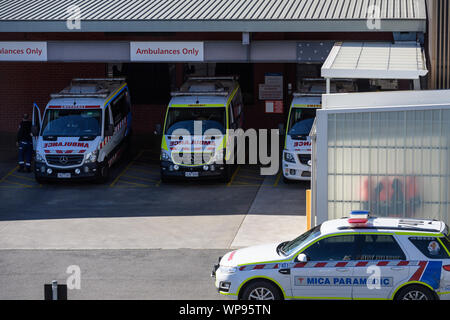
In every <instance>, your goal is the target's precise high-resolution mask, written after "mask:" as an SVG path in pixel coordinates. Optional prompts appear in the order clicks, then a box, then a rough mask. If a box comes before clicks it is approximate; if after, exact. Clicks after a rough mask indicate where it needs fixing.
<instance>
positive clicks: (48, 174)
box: [32, 78, 131, 183]
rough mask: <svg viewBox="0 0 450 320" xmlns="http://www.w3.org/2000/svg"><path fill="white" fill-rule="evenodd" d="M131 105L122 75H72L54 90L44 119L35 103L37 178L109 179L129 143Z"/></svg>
mask: <svg viewBox="0 0 450 320" xmlns="http://www.w3.org/2000/svg"><path fill="white" fill-rule="evenodd" d="M130 107H131V102H130V94H129V91H128V86H127V84H126V82H125V79H123V78H106V79H73V80H72V82H71V84H70V85H69V86H68V87H67V88H65V89H63V90H62V91H61V92H59V93H56V94H52V95H51V100H50V101H49V102H48V104H47V106H46V108H45V112H44V115H43V118H42V119H41V113H40V110H39V107H38V106H37V105H36V104H34V108H33V119H32V121H33V127H32V131H33V136H34V146H35V169H34V173H35V177H36V180H37V181H38V182H40V183H41V182H45V181H48V180H51V179H52V180H58V179H60V180H67V179H81V178H90V179H99V180H101V181H106V180H107V179H108V177H109V172H110V168H111V166H112V165H113V164H114V162H116V160H117V159H118V158H119V157H120V155H121V154H122V153H123V151H124V150H125V149H126V147H128V145H129V143H130V136H131V110H130Z"/></svg>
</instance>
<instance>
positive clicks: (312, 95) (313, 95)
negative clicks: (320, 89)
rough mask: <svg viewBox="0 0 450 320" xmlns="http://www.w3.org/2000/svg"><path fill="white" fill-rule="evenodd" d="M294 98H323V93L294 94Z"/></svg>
mask: <svg viewBox="0 0 450 320" xmlns="http://www.w3.org/2000/svg"><path fill="white" fill-rule="evenodd" d="M292 95H293V96H294V97H296V98H298V97H322V93H307V92H294V93H293V94H292Z"/></svg>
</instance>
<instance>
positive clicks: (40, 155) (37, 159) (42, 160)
mask: <svg viewBox="0 0 450 320" xmlns="http://www.w3.org/2000/svg"><path fill="white" fill-rule="evenodd" d="M36 161H38V162H44V161H45V158H44V156H43V155H42V154H40V153H39V152H36Z"/></svg>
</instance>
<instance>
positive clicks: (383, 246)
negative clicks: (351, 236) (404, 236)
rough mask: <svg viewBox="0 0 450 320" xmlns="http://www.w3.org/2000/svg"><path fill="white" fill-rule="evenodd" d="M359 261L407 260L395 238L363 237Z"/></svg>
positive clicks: (377, 235) (373, 235)
mask: <svg viewBox="0 0 450 320" xmlns="http://www.w3.org/2000/svg"><path fill="white" fill-rule="evenodd" d="M360 237H362V243H361V250H360V255H359V257H358V260H405V259H406V257H405V254H404V252H403V251H402V249H401V248H400V246H399V245H398V243H397V241H396V240H395V239H394V237H393V236H390V235H380V234H368V235H362V236H360Z"/></svg>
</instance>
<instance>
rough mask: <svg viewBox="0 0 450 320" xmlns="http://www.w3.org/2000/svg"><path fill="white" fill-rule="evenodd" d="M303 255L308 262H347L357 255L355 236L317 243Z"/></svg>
mask: <svg viewBox="0 0 450 320" xmlns="http://www.w3.org/2000/svg"><path fill="white" fill-rule="evenodd" d="M303 253H304V254H305V255H306V256H307V258H308V261H348V260H355V258H356V255H357V246H356V236H355V235H342V236H334V237H330V238H326V239H322V240H319V241H317V242H316V243H315V244H313V245H312V246H311V247H309V248H307V249H306V250H305V251H303Z"/></svg>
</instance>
